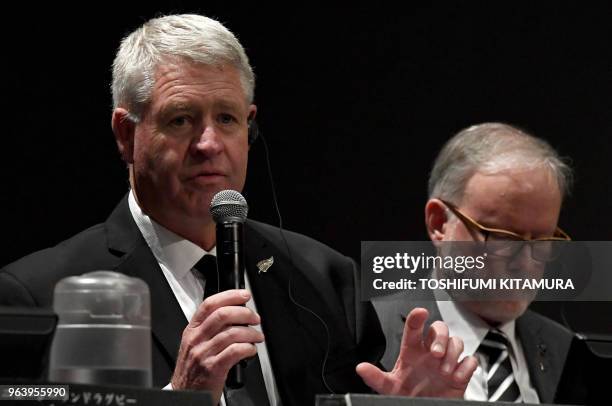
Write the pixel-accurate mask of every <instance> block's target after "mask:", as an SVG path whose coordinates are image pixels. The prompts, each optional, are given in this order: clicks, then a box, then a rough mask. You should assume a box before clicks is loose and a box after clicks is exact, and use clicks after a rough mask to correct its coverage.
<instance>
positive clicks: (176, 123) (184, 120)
mask: <svg viewBox="0 0 612 406" xmlns="http://www.w3.org/2000/svg"><path fill="white" fill-rule="evenodd" d="M188 122H189V118H188V117H187V116H179V117H175V118H173V119H172V120H170V125H171V126H173V127H184V126H185V125H186V124H188Z"/></svg>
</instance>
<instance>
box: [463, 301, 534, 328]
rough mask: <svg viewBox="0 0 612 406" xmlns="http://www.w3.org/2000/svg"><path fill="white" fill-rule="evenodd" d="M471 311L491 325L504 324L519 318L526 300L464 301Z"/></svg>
mask: <svg viewBox="0 0 612 406" xmlns="http://www.w3.org/2000/svg"><path fill="white" fill-rule="evenodd" d="M465 306H466V307H467V309H468V310H470V311H471V312H472V313H474V314H476V315H477V316H479V317H480V318H481V319H483V320H484V321H486V322H487V323H489V324H491V325H497V324H504V323H508V322H510V321H512V320H516V319H517V318H519V317H520V316H521V315H522V314H523V313H525V310H527V307H528V306H529V302H528V301H518V300H498V301H489V300H485V301H479V302H470V303H465Z"/></svg>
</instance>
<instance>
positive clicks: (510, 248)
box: [442, 200, 571, 262]
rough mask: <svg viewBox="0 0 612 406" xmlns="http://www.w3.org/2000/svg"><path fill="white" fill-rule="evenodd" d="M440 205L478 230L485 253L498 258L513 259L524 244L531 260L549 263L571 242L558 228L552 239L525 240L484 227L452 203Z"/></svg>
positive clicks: (514, 234)
mask: <svg viewBox="0 0 612 406" xmlns="http://www.w3.org/2000/svg"><path fill="white" fill-rule="evenodd" d="M442 203H444V204H445V205H446V206H447V207H448V208H449V209H450V210H451V211H452V212H453V213H454V214H455V215H456V216H457V217H459V219H460V220H461V221H462V222H463V224H465V225H466V226H468V227H472V228H474V229H476V230H478V231H479V232H480V233H481V234H482V235H483V236H484V240H485V249H486V251H487V252H489V253H491V254H493V255H496V256H499V257H503V258H511V257H514V256H515V255H516V254H518V253H519V252H520V251H521V249H522V248H523V246H524V245H525V244H528V245H529V246H530V248H531V257H532V258H533V259H535V260H536V261H540V262H550V261H553V260H555V259H556V258H558V257H559V255H560V254H561V250H562V248H563V242H564V241H571V238H570V236H569V235H567V233H565V231H563V230H561V228H559V227H557V229H556V230H555V233H554V235H553V236H552V237H545V238H533V239H525V238H523V237H522V236H521V235H519V234H517V233H514V232H512V231H508V230H502V229H499V228H491V227H485V226H483V225H481V224H479V223H478V222H477V221H476V220H474V219H473V218H471V217H470V216H468V215H467V214H465V213H463V212H462V211H461V210H459V209H458V208H457V207H456V206H455V205H453V204H452V203H449V202H446V201H444V200H442Z"/></svg>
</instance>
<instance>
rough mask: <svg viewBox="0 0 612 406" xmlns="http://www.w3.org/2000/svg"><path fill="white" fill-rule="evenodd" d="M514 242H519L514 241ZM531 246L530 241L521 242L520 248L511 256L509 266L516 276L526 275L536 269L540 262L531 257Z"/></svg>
mask: <svg viewBox="0 0 612 406" xmlns="http://www.w3.org/2000/svg"><path fill="white" fill-rule="evenodd" d="M516 244H521V243H519V242H516ZM532 249H533V247H532V246H531V244H530V243H528V242H525V243H522V244H521V248H520V249H519V250H518V251H517V253H516V254H514V256H513V257H512V258H511V261H510V264H509V268H510V271H511V273H513V274H515V276H517V277H520V276H522V277H527V276H528V275H530V274H532V273H534V272H535V271H536V270H538V268H539V266H540V264H539V263H538V262H537V261H536V260H534V259H533V257H532V255H531V250H532Z"/></svg>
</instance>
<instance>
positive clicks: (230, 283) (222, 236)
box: [210, 190, 249, 389]
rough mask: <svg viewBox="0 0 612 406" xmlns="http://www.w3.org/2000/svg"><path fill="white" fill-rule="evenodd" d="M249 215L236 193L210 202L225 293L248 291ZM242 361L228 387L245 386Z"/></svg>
mask: <svg viewBox="0 0 612 406" xmlns="http://www.w3.org/2000/svg"><path fill="white" fill-rule="evenodd" d="M248 212H249V206H248V205H247V202H246V200H245V198H244V197H243V196H242V195H241V194H240V193H238V192H236V191H235V190H222V191H220V192H218V193H217V194H215V195H214V196H213V198H212V201H211V202H210V213H211V214H212V217H213V219H214V220H215V223H216V224H217V269H218V270H219V286H220V288H221V290H228V289H244V248H243V247H244V231H243V226H244V222H245V220H246V218H247V213H248ZM245 367H246V363H245V362H244V361H240V362H239V363H238V364H236V365H234V366H233V367H232V368H231V369H230V371H229V374H228V375H227V381H226V386H227V387H229V388H232V389H235V388H240V387H242V386H243V385H244V381H245V376H244V368H245Z"/></svg>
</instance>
